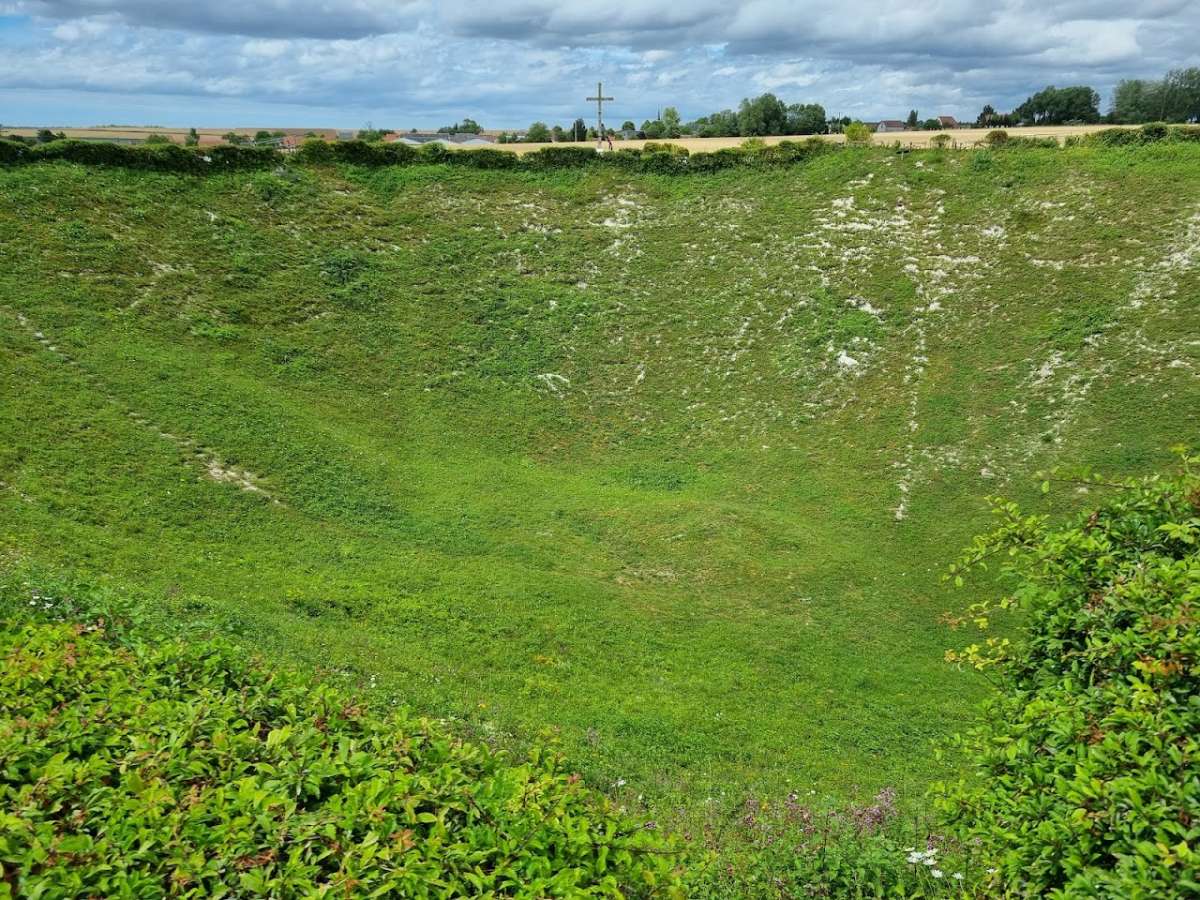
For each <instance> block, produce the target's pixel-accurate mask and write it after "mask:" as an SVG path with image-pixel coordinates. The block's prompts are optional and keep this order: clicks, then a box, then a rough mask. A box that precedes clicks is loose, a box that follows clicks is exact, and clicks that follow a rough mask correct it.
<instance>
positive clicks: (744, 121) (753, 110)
mask: <svg viewBox="0 0 1200 900" xmlns="http://www.w3.org/2000/svg"><path fill="white" fill-rule="evenodd" d="M786 130H787V107H786V106H784V105H783V101H782V100H780V99H779V98H778V97H776V96H775V95H774V94H762V95H760V96H758V97H755V98H754V99H753V100H749V99H746V100H743V101H742V103H741V106H739V107H738V134H740V135H741V136H742V137H761V136H763V135H768V134H783V133H784V131H786Z"/></svg>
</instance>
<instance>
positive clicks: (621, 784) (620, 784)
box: [614, 778, 625, 787]
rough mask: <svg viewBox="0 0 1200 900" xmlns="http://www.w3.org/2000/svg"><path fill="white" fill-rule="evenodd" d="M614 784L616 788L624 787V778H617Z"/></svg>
mask: <svg viewBox="0 0 1200 900" xmlns="http://www.w3.org/2000/svg"><path fill="white" fill-rule="evenodd" d="M614 784H615V785H616V786H617V787H625V779H624V778H618V779H617V780H616V781H615V782H614Z"/></svg>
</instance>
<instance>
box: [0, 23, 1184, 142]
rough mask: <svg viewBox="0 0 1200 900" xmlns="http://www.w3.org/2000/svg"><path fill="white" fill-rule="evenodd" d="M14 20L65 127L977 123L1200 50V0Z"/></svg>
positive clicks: (21, 86) (15, 70)
mask: <svg viewBox="0 0 1200 900" xmlns="http://www.w3.org/2000/svg"><path fill="white" fill-rule="evenodd" d="M5 12H7V13H8V14H9V15H17V16H20V17H31V18H28V19H25V18H21V19H17V20H12V21H11V22H10V24H9V27H8V28H0V46H6V45H7V49H8V50H9V53H8V57H9V58H14V56H19V58H20V60H21V65H20V66H9V67H6V68H5V69H4V70H2V71H0V94H2V96H3V99H4V101H5V104H6V108H7V109H8V110H10V111H6V113H5V118H6V119H10V118H14V117H15V114H14V112H13V111H14V110H15V111H16V114H20V111H21V110H29V111H30V112H28V113H26V115H27V116H28V117H30V119H31V121H38V122H45V121H55V122H61V123H63V124H69V121H68V118H69V117H71V116H75V117H76V118H82V121H83V122H84V123H86V122H87V121H107V120H112V119H114V118H124V119H127V120H129V119H133V120H136V117H137V116H141V115H147V114H148V113H145V112H141V110H143V109H144V108H145V107H146V105H147V104H146V100H145V98H146V97H147V96H159V97H164V96H169V97H173V98H176V99H175V100H172V101H171V102H170V103H163V107H164V108H167V109H168V110H173V112H172V113H171V114H172V115H174V116H176V117H178V119H179V121H178V122H177V124H190V123H189V121H188V119H189V118H190V117H191V116H193V115H195V113H194V112H192V110H215V112H214V113H212V115H220V112H221V109H222V107H221V106H220V102H219V101H220V100H221V98H224V99H225V100H227V101H228V107H227V108H229V109H237V110H239V111H240V112H239V114H243V113H242V112H241V111H244V110H252V109H254V108H258V109H260V110H261V116H262V119H261V121H268V120H269V121H271V122H273V123H280V124H282V123H283V120H282V119H281V118H280V115H282V113H280V114H276V113H275V112H273V110H281V111H282V110H286V114H287V117H288V118H289V119H290V120H292V121H296V122H297V124H304V125H308V124H311V125H335V124H342V125H360V124H362V121H361V120H360V119H359V118H358V117H361V116H370V117H371V118H373V119H374V120H375V122H376V123H377V124H384V125H391V126H392V127H402V126H403V127H407V126H410V125H418V126H424V125H440V124H446V123H448V122H450V121H453V120H455V119H457V118H460V117H461V116H463V115H470V116H473V117H474V118H476V119H478V120H479V121H481V122H483V123H484V124H485V125H493V126H497V127H499V126H507V127H511V126H517V125H524V124H527V123H528V122H529V121H531V120H533V119H535V118H537V119H544V120H547V121H560V122H566V121H570V120H571V119H573V118H574V117H575V116H577V115H586V114H587V113H588V109H589V107H588V105H587V104H586V103H585V101H584V98H585V97H587V96H589V95H590V93H591V91H592V90H593V89H594V86H595V82H596V81H599V80H603V81H604V83H605V90H606V92H607V93H610V94H612V95H613V96H615V97H616V98H617V100H616V102H615V103H614V104H613V106H612V109H611V116H612V117H613V118H617V119H626V118H628V119H634V120H636V121H641V120H642V119H644V118H646V117H648V116H650V115H652V114H653V112H654V110H655V109H657V108H660V107H664V106H668V105H674V106H677V107H678V108H679V109H680V112H681V113H682V114H683V115H684V116H685V118H690V117H694V116H697V115H701V114H704V113H707V112H710V111H713V110H716V109H720V108H724V107H730V106H736V105H737V103H738V101H739V100H740V99H741V98H742V97H744V96H748V95H753V94H756V93H760V92H762V91H764V90H770V91H773V92H775V93H777V94H779V95H780V96H781V97H783V98H784V99H785V100H787V101H789V102H814V101H815V102H820V103H823V104H824V105H825V106H826V108H827V109H828V110H829V111H830V112H831V113H839V114H846V115H852V116H862V117H875V116H893V117H895V116H902V115H903V114H904V113H906V112H907V110H908V109H909V108H917V109H920V110H921V111H922V113H929V114H934V113H951V114H955V115H958V116H960V117H973V116H974V115H975V113H976V112H977V111H978V109H979V107H980V106H982V104H983V103H985V102H990V103H992V104H994V105H996V106H998V107H1001V108H1004V107H1010V106H1012V105H1015V104H1016V103H1019V102H1020V101H1021V100H1023V99H1024V98H1025V96H1027V95H1028V94H1030V93H1032V92H1033V91H1035V90H1037V89H1039V88H1041V87H1043V86H1045V85H1046V84H1050V83H1056V84H1059V85H1064V84H1074V83H1088V84H1092V85H1093V86H1095V87H1097V88H1098V89H1100V90H1101V91H1102V92H1104V91H1108V90H1110V89H1111V87H1112V85H1113V84H1114V83H1115V82H1116V81H1117V80H1118V79H1120V78H1122V77H1145V76H1151V77H1152V76H1156V75H1160V74H1161V73H1162V72H1164V71H1165V70H1166V69H1168V68H1172V67H1177V66H1182V65H1196V64H1200V51H1198V49H1197V46H1198V43H1197V42H1196V41H1195V40H1194V35H1195V34H1196V33H1198V32H1200V3H1197V2H1194V0H1128V2H1117V0H1043V2H1033V0H1006V2H1004V3H998V4H981V3H979V2H977V0H931V2H929V3H924V4H915V3H912V2H911V0H860V2H859V3H856V4H854V6H853V8H852V9H851V8H849V7H848V6H847V4H846V3H845V2H844V0H836V2H835V0H801V2H791V0H741V2H736V0H732V2H731V0H694V2H689V3H681V2H679V0H492V2H490V3H487V4H481V3H478V2H477V0H442V2H434V0H402V2H395V0H236V2H235V0H208V2H204V3H199V2H195V3H193V2H174V0H171V2H167V0H14V2H9V3H7V4H4V3H3V2H2V0H0V15H2V14H3V13H5ZM18 47H19V52H18V49H17V48H18ZM64 98H66V99H64ZM71 98H73V99H71ZM154 108H155V109H157V108H159V107H158V106H157V105H154ZM305 110H307V112H303V111H305ZM118 111H119V114H118ZM301 115H302V116H303V118H304V121H298V119H297V118H296V117H297V116H301ZM351 117H355V118H351ZM161 118H162V117H161V115H160V116H159V117H158V119H160V120H161ZM217 124H225V123H224V122H218V123H217Z"/></svg>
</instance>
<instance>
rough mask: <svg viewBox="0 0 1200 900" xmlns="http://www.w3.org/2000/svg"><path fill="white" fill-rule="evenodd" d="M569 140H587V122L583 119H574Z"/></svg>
mask: <svg viewBox="0 0 1200 900" xmlns="http://www.w3.org/2000/svg"><path fill="white" fill-rule="evenodd" d="M570 140H572V141H586V140H587V123H586V122H584V121H583V119H576V120H575V121H574V122H573V123H572V124H571V132H570Z"/></svg>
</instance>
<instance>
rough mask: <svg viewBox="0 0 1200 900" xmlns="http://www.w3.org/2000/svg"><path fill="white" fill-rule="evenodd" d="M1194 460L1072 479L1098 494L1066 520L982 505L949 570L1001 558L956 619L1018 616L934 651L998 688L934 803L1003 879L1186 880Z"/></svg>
mask: <svg viewBox="0 0 1200 900" xmlns="http://www.w3.org/2000/svg"><path fill="white" fill-rule="evenodd" d="M1198 462H1200V459H1197V458H1190V459H1189V458H1185V462H1184V465H1185V469H1184V472H1183V474H1182V475H1180V476H1179V477H1178V478H1175V479H1174V480H1166V479H1158V478H1150V479H1147V480H1143V481H1129V482H1120V483H1109V482H1106V481H1104V480H1103V479H1100V478H1098V477H1095V476H1090V475H1083V476H1079V477H1078V478H1077V479H1075V483H1076V484H1078V483H1079V482H1082V486H1083V487H1085V488H1086V489H1087V490H1088V491H1090V492H1103V491H1112V492H1114V493H1113V494H1112V496H1110V497H1108V498H1107V499H1105V500H1103V501H1102V502H1099V503H1097V504H1096V505H1095V506H1094V507H1093V508H1092V509H1091V510H1090V511H1088V512H1087V513H1085V514H1084V515H1083V516H1082V517H1081V518H1080V519H1079V520H1078V521H1076V522H1075V523H1074V524H1072V525H1071V526H1070V527H1064V528H1051V527H1050V526H1049V525H1048V523H1047V519H1046V518H1045V517H1044V516H1032V515H1031V516H1026V515H1024V514H1022V512H1021V511H1020V510H1019V509H1018V508H1017V507H1016V506H1015V505H1014V504H1011V503H1002V502H1000V501H995V512H996V515H997V517H998V519H999V524H998V526H997V528H996V529H995V531H994V532H993V533H991V534H989V535H987V536H985V537H982V538H978V539H977V540H976V543H975V545H974V546H973V547H972V548H971V549H970V550H969V551H968V552H967V553H966V554H965V555H964V557H963V559H962V560H961V561H960V563H959V564H957V565H956V567H955V569H954V570H953V574H952V577H954V578H955V579H961V578H962V574H963V573H964V572H965V571H968V570H970V569H973V568H976V567H982V566H986V565H987V564H988V563H989V562H991V561H993V560H1002V561H1003V573H1004V577H1005V578H1007V579H1008V581H1009V583H1010V584H1011V586H1012V591H1011V593H1010V594H1008V595H1006V596H1005V597H1004V598H1003V599H1001V600H998V601H991V600H985V601H982V602H979V603H977V604H975V605H973V606H972V607H971V608H970V609H969V611H968V614H967V616H965V617H964V621H969V622H973V623H974V625H975V626H977V627H980V628H984V629H986V628H987V627H988V626H989V624H990V622H991V619H992V617H993V615H994V614H995V613H996V612H998V611H1002V610H1009V609H1020V610H1022V611H1023V615H1024V618H1025V621H1026V622H1027V628H1026V630H1025V632H1024V634H1023V636H1022V637H1021V638H1020V639H1018V640H1016V641H1015V642H1012V643H1010V641H1009V640H1008V639H1007V638H997V637H990V638H987V639H986V640H985V641H984V642H983V643H982V644H974V645H972V646H971V647H968V648H967V649H966V650H964V651H962V652H960V653H951V654H949V657H950V658H951V659H952V660H954V661H958V662H960V663H964V664H970V665H973V666H974V667H976V668H978V669H980V670H981V671H983V672H985V673H988V674H990V675H992V676H993V677H994V678H995V680H996V684H997V687H999V688H1000V692H999V694H998V696H996V698H995V699H993V700H992V701H991V702H990V703H989V704H988V706H987V708H986V714H985V717H984V720H983V723H982V724H981V725H980V726H979V727H978V728H976V729H975V730H974V731H972V732H970V733H969V734H968V735H967V736H966V737H965V738H964V741H963V746H964V748H965V750H966V751H967V753H968V755H969V758H970V759H971V760H972V762H973V764H974V768H975V770H976V772H975V777H974V778H973V779H970V780H968V781H964V782H960V783H958V784H955V785H950V786H946V787H944V789H943V790H944V795H943V796H942V798H941V800H940V801H939V802H940V806H941V808H942V809H943V810H944V811H945V812H946V813H947V814H948V815H949V816H950V817H951V821H952V822H954V823H955V824H957V825H958V826H959V827H960V828H961V829H962V832H963V835H964V836H965V838H967V839H968V840H978V841H979V842H980V846H981V853H983V854H984V855H985V857H988V858H989V859H991V860H992V862H991V863H990V865H992V866H994V867H996V868H997V869H998V872H997V873H996V876H997V878H998V879H1001V880H1002V882H1003V883H1004V885H1005V886H1006V887H1007V888H1008V889H1009V890H1010V891H1013V892H1015V893H1018V894H1020V895H1022V896H1045V895H1051V896H1064V897H1067V896H1069V897H1168V896H1182V895H1188V896H1195V895H1197V894H1200V853H1198V844H1200V814H1198V812H1197V811H1198V810H1200V703H1198V702H1197V698H1198V697H1200V628H1198V627H1197V624H1198V620H1197V607H1198V606H1200V553H1198V550H1200V474H1197V473H1196V471H1195V470H1194V468H1193V467H1194V466H1196V465H1197V463H1198ZM1048 485H1049V482H1047V485H1046V486H1047V487H1048ZM960 583H961V582H960Z"/></svg>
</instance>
